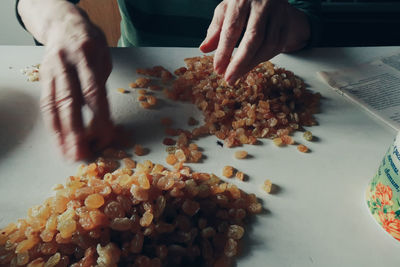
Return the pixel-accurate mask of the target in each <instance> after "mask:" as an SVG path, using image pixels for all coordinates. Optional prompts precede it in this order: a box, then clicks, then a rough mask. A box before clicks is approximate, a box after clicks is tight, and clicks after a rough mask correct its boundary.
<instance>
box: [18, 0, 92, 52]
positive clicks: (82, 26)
mask: <svg viewBox="0 0 400 267" xmlns="http://www.w3.org/2000/svg"><path fill="white" fill-rule="evenodd" d="M17 11H18V13H19V15H20V16H21V19H22V22H23V23H24V25H25V27H26V29H27V30H28V31H29V32H30V33H31V34H32V35H33V36H34V37H35V39H36V40H38V41H39V42H41V43H43V44H48V43H49V42H51V41H52V40H54V39H58V38H65V37H67V38H73V37H74V36H79V35H85V34H86V33H87V31H88V30H89V26H88V22H89V20H88V18H87V16H86V15H85V14H84V13H83V12H82V11H81V10H80V9H79V8H77V7H76V6H75V5H73V4H71V3H69V2H68V1H65V0H20V1H19V3H18V6H17Z"/></svg>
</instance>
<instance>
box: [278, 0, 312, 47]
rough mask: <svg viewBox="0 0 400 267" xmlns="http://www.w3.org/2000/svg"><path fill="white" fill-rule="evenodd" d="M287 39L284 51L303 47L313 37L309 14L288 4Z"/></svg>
mask: <svg viewBox="0 0 400 267" xmlns="http://www.w3.org/2000/svg"><path fill="white" fill-rule="evenodd" d="M287 18H288V25H287V29H288V30H287V39H286V45H285V47H284V52H291V51H296V50H299V49H302V48H303V47H305V46H306V45H307V43H308V42H309V40H310V39H311V27H310V22H309V20H308V17H307V15H306V14H305V13H304V12H302V11H301V10H298V9H297V8H295V7H293V6H291V5H290V4H288V7H287Z"/></svg>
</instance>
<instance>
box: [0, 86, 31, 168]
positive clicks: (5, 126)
mask: <svg viewBox="0 0 400 267" xmlns="http://www.w3.org/2000/svg"><path fill="white" fill-rule="evenodd" d="M37 116H38V104H37V101H36V100H35V99H34V98H33V97H32V96H30V95H28V94H25V93H23V92H20V91H17V90H13V89H12V88H0V160H1V159H2V158H3V157H6V155H7V154H9V153H10V152H11V151H12V150H13V149H15V148H16V147H17V146H18V145H20V144H22V143H23V142H24V140H25V138H26V137H27V135H28V134H29V133H30V131H31V130H32V128H33V126H34V123H35V121H36V120H37Z"/></svg>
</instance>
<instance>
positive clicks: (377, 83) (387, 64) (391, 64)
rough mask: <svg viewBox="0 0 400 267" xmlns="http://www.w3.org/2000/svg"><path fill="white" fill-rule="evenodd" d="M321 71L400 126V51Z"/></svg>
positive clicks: (340, 88)
mask: <svg viewBox="0 0 400 267" xmlns="http://www.w3.org/2000/svg"><path fill="white" fill-rule="evenodd" d="M318 74H319V75H320V77H321V78H322V79H323V80H324V81H325V82H327V83H328V84H329V85H330V86H331V87H332V88H333V89H334V90H335V91H337V92H338V93H339V94H341V95H343V96H346V97H348V98H349V99H350V100H352V101H354V102H355V103H357V104H359V105H361V106H362V107H364V108H365V109H366V110H367V111H369V112H371V113H372V114H373V115H375V116H376V117H378V118H379V119H381V120H383V121H385V122H386V123H387V124H389V126H391V127H392V128H394V129H395V130H397V131H399V130H400V53H398V54H395V55H391V56H387V57H382V58H379V59H375V60H373V61H371V62H368V63H364V64H361V65H357V66H355V67H351V68H346V69H341V70H337V71H332V72H325V71H321V72H318Z"/></svg>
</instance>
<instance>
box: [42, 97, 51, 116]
mask: <svg viewBox="0 0 400 267" xmlns="http://www.w3.org/2000/svg"><path fill="white" fill-rule="evenodd" d="M40 110H41V111H42V112H43V113H52V111H53V103H52V101H51V99H50V97H42V98H41V99H40Z"/></svg>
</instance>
